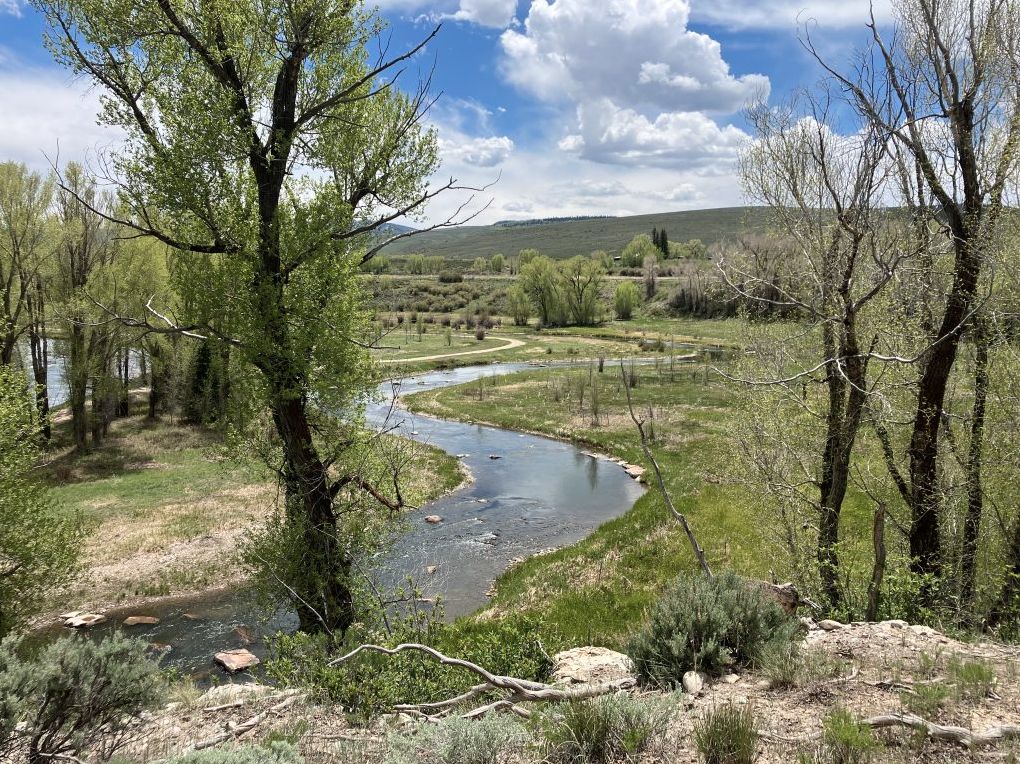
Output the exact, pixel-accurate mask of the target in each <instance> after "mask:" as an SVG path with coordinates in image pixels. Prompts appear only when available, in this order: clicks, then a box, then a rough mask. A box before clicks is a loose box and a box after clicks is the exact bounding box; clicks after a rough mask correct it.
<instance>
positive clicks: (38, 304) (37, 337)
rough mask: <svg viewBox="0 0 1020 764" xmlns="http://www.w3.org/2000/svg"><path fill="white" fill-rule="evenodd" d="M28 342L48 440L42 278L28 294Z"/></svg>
mask: <svg viewBox="0 0 1020 764" xmlns="http://www.w3.org/2000/svg"><path fill="white" fill-rule="evenodd" d="M27 307H28V316H29V325H28V344H29V348H30V349H31V353H32V375H33V377H34V379H35V407H36V410H37V411H38V413H39V424H40V426H41V427H42V435H43V437H44V438H45V439H46V440H49V439H50V437H51V436H52V434H53V432H52V427H51V425H50V394H49V383H48V379H47V377H48V373H49V368H48V367H49V349H48V348H47V347H46V303H45V298H44V293H43V285H42V281H41V280H40V279H38V278H37V279H36V280H35V289H34V293H33V292H30V293H29V296H28V303H27Z"/></svg>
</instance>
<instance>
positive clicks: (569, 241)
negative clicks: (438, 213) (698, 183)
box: [383, 207, 768, 260]
mask: <svg viewBox="0 0 1020 764" xmlns="http://www.w3.org/2000/svg"><path fill="white" fill-rule="evenodd" d="M767 214H768V213H767V210H766V209H765V208H762V207H724V208H721V209H714V210H690V211H687V212H660V213H655V214H652V215H634V216H631V217H618V218H595V219H587V220H565V221H559V222H551V223H533V224H532V223H513V224H505V223H498V224H495V225H489V226H462V227H460V228H451V229H446V230H440V231H430V232H428V233H422V234H420V235H418V236H411V237H409V238H406V239H401V240H400V241H397V242H395V243H394V244H392V245H390V246H389V247H387V248H386V249H385V250H384V251H383V253H384V254H386V255H389V256H391V257H392V256H400V255H408V254H412V253H421V254H424V255H443V256H444V257H446V258H447V260H474V259H475V258H476V257H479V256H481V257H486V258H488V257H492V256H493V255H494V254H496V253H497V252H499V253H502V254H504V255H515V254H517V253H518V252H519V251H520V250H522V249H527V248H534V249H537V250H539V251H540V252H541V253H542V254H544V255H549V256H550V257H554V258H566V257H572V256H574V255H586V254H588V253H589V252H591V251H593V250H596V249H604V250H606V251H607V252H610V253H619V252H620V251H621V250H622V249H623V248H624V247H625V246H626V245H627V242H629V241H630V240H631V239H632V238H633V237H634V235H635V234H639V233H651V230H652V228H653V227H654V228H664V229H666V233H667V235H668V236H669V238H670V241H677V242H682V241H687V240H688V239H701V240H702V241H703V242H704V243H705V244H713V243H714V242H717V241H719V240H721V239H725V238H729V237H733V236H737V235H739V234H741V233H760V232H763V231H764V230H765V224H766V219H767Z"/></svg>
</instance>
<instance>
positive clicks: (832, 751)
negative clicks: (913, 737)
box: [822, 706, 882, 764]
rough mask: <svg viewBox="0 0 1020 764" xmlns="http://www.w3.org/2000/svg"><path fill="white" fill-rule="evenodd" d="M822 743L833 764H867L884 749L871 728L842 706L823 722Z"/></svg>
mask: <svg viewBox="0 0 1020 764" xmlns="http://www.w3.org/2000/svg"><path fill="white" fill-rule="evenodd" d="M822 743H823V745H824V748H825V751H826V753H827V754H828V757H827V758H828V760H829V761H831V762H832V764H867V762H870V761H871V759H872V756H873V755H874V754H875V752H876V751H878V750H880V749H881V748H882V744H881V743H880V742H879V741H878V739H877V738H876V737H875V733H874V732H872V730H871V727H869V726H868V725H866V724H863V723H861V722H859V721H857V720H856V719H854V717H853V715H852V714H851V713H850V712H849V711H848V710H847V709H845V708H843V707H840V706H837V707H836V708H834V709H833V710H832V711H831V712H830V713H829V715H828V716H827V717H825V719H824V720H822Z"/></svg>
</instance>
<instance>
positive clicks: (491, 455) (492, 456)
mask: <svg viewBox="0 0 1020 764" xmlns="http://www.w3.org/2000/svg"><path fill="white" fill-rule="evenodd" d="M489 458H490V459H502V458H503V457H502V456H500V455H499V454H489Z"/></svg>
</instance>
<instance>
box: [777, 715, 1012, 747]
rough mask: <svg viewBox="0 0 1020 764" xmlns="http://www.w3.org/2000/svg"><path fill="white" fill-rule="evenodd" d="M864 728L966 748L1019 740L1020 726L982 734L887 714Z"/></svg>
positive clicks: (815, 737)
mask: <svg viewBox="0 0 1020 764" xmlns="http://www.w3.org/2000/svg"><path fill="white" fill-rule="evenodd" d="M861 724H864V725H867V726H868V727H871V728H872V729H884V728H887V727H909V728H910V729H913V730H917V731H918V732H924V733H925V735H927V736H928V737H930V738H933V739H935V740H942V741H945V742H949V743H958V744H959V745H962V746H963V747H965V748H974V747H975V746H978V747H980V746H986V745H993V744H995V743H998V742H1001V741H1003V740H1011V739H1015V738H1020V725H1017V724H1003V725H999V726H997V727H989V728H988V729H986V730H984V731H983V732H974V731H973V730H969V729H966V728H965V727H952V726H943V725H941V724H935V723H934V722H930V721H928V720H927V719H922V718H921V717H920V716H914V715H913V714H884V715H882V716H872V717H871V718H870V719H863V720H862V721H861ZM758 734H759V735H760V736H761V737H763V738H765V739H766V740H772V741H775V742H779V743H794V744H802V743H811V742H814V741H816V740H820V739H821V737H822V733H821V732H815V733H813V734H811V735H805V736H803V737H783V736H781V735H773V734H772V733H770V732H759V733H758Z"/></svg>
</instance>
